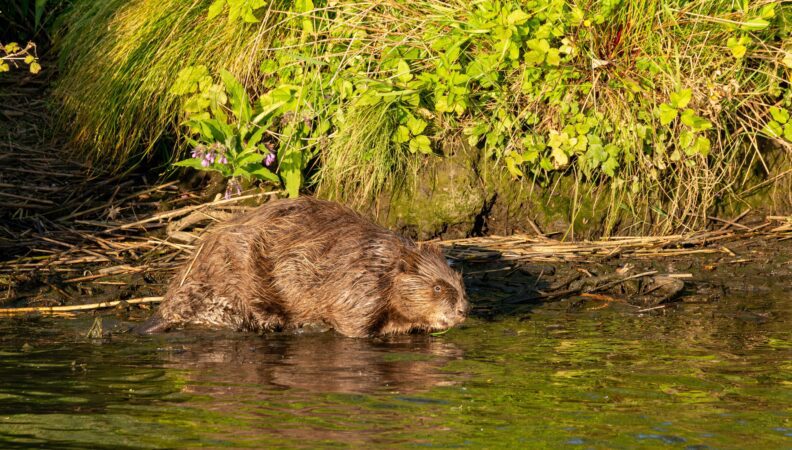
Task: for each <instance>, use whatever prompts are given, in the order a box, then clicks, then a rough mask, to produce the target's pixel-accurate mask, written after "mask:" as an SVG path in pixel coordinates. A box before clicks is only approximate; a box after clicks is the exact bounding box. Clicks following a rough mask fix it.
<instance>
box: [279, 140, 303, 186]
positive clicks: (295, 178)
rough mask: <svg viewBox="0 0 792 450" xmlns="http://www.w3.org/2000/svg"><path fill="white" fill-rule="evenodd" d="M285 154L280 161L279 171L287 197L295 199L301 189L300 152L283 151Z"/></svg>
mask: <svg viewBox="0 0 792 450" xmlns="http://www.w3.org/2000/svg"><path fill="white" fill-rule="evenodd" d="M281 151H284V149H281ZM285 153H286V154H285V155H283V157H282V158H281V159H280V165H279V168H280V170H279V171H280V174H281V177H282V178H283V183H284V184H285V185H286V192H287V193H288V194H289V197H290V198H296V197H298V196H299V195H300V187H302V152H300V151H296V150H285Z"/></svg>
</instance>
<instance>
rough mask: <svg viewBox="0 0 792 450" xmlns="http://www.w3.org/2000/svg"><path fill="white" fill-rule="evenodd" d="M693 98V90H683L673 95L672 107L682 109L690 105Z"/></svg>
mask: <svg viewBox="0 0 792 450" xmlns="http://www.w3.org/2000/svg"><path fill="white" fill-rule="evenodd" d="M692 96H693V91H692V90H691V89H682V90H681V91H679V92H672V93H671V106H673V107H675V108H679V109H682V108H684V107H686V106H687V105H688V103H690V98H691V97H692Z"/></svg>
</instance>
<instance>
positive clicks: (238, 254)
mask: <svg viewBox="0 0 792 450" xmlns="http://www.w3.org/2000/svg"><path fill="white" fill-rule="evenodd" d="M468 310H469V304H468V301H467V298H466V294H465V287H464V284H463V282H462V277H461V275H460V274H459V273H457V272H456V271H455V270H453V269H452V268H451V267H449V265H448V263H447V262H446V260H445V258H444V257H443V254H442V252H441V251H440V250H439V249H438V248H437V247H436V246H434V245H417V244H415V243H414V242H412V241H411V240H409V239H407V238H404V237H402V236H399V235H398V234H396V233H394V232H392V231H390V230H388V229H386V228H383V227H381V226H378V225H376V224H374V223H373V222H371V221H369V220H367V219H365V218H363V217H362V216H360V215H359V214H357V213H356V212H354V211H353V210H351V209H349V208H347V207H346V206H343V205H340V204H338V203H335V202H331V201H326V200H319V199H316V198H313V197H310V196H302V197H298V198H296V199H281V200H274V201H270V202H268V203H265V204H264V205H262V206H260V207H258V208H256V209H254V210H252V211H251V212H248V213H245V214H243V215H241V216H239V217H237V218H234V219H231V220H230V221H228V222H226V223H224V224H221V225H218V226H217V227H216V228H215V229H213V230H212V231H210V232H208V233H207V234H206V235H205V237H203V238H202V239H201V240H200V241H199V242H198V244H197V245H196V248H195V251H194V253H193V255H192V257H191V258H190V259H189V260H188V261H187V263H186V264H185V266H184V268H183V269H182V270H181V272H180V273H179V274H177V275H176V276H175V277H174V279H173V281H172V282H171V283H170V285H169V287H168V291H167V293H166V294H165V298H164V300H163V303H162V304H161V305H160V306H159V308H158V309H157V311H156V312H155V313H154V315H153V316H152V317H151V318H150V319H149V320H148V321H147V322H146V323H144V324H143V325H142V326H140V327H138V329H137V331H138V332H143V333H153V332H158V331H167V330H168V329H170V328H172V327H174V326H183V325H201V326H208V327H212V328H231V329H234V330H240V331H253V332H264V331H270V330H284V329H289V328H299V327H302V326H307V325H315V324H320V325H326V326H328V327H330V328H333V329H335V330H336V331H337V332H339V333H341V334H343V335H346V336H350V337H364V336H373V335H388V334H399V333H408V332H412V331H436V330H443V329H447V328H450V327H452V326H454V325H456V324H458V323H460V322H462V321H463V320H464V319H465V317H466V316H467V313H468Z"/></svg>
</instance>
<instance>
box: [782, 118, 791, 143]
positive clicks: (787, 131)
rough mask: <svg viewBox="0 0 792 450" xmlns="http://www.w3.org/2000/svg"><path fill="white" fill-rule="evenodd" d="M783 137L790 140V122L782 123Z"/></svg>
mask: <svg viewBox="0 0 792 450" xmlns="http://www.w3.org/2000/svg"><path fill="white" fill-rule="evenodd" d="M784 139H786V140H787V141H790V142H792V122H787V123H786V124H785V125H784Z"/></svg>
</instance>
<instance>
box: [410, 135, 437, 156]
mask: <svg viewBox="0 0 792 450" xmlns="http://www.w3.org/2000/svg"><path fill="white" fill-rule="evenodd" d="M410 151H411V152H413V153H415V152H416V151H417V152H421V153H423V154H425V155H428V154H430V153H432V146H431V144H430V142H429V138H428V137H426V136H423V135H421V136H415V137H414V138H412V139H410Z"/></svg>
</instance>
